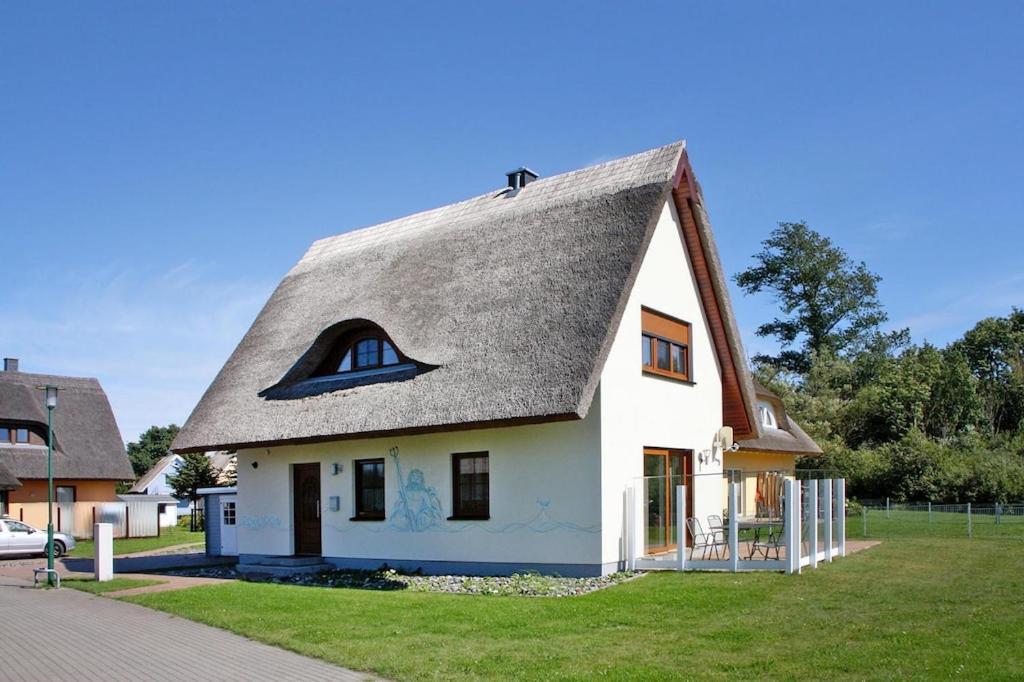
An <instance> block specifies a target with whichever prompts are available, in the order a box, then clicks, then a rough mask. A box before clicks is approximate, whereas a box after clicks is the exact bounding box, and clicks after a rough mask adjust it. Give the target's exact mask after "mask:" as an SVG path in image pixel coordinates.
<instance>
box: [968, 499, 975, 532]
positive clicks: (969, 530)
mask: <svg viewBox="0 0 1024 682" xmlns="http://www.w3.org/2000/svg"><path fill="white" fill-rule="evenodd" d="M967 537H969V538H973V537H974V524H973V523H972V522H971V503H970V502H968V503H967Z"/></svg>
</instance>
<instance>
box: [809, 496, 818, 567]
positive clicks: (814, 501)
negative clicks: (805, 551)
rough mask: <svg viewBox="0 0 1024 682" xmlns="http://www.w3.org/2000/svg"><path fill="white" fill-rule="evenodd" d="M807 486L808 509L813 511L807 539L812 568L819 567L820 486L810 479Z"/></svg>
mask: <svg viewBox="0 0 1024 682" xmlns="http://www.w3.org/2000/svg"><path fill="white" fill-rule="evenodd" d="M809 483H810V485H808V486H807V509H808V510H809V511H810V512H811V513H810V514H809V516H810V518H809V519H807V523H808V524H809V525H808V526H807V540H808V546H809V548H810V555H811V568H817V567H818V486H817V485H815V482H814V481H813V480H812V481H809Z"/></svg>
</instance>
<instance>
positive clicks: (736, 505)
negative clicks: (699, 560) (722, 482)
mask: <svg viewBox="0 0 1024 682" xmlns="http://www.w3.org/2000/svg"><path fill="white" fill-rule="evenodd" d="M739 510H740V484H739V483H730V484H729V566H730V570H732V572H733V573H736V572H737V571H739V570H740V515H739Z"/></svg>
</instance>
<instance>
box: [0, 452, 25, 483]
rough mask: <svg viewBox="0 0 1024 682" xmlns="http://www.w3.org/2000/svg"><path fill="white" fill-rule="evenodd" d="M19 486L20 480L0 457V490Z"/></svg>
mask: <svg viewBox="0 0 1024 682" xmlns="http://www.w3.org/2000/svg"><path fill="white" fill-rule="evenodd" d="M20 487H21V481H19V480H18V477H17V476H15V475H14V474H13V473H12V472H11V470H10V469H8V468H7V465H6V464H4V462H3V460H2V459H0V490H14V489H15V488H20Z"/></svg>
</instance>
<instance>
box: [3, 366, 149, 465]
mask: <svg viewBox="0 0 1024 682" xmlns="http://www.w3.org/2000/svg"><path fill="white" fill-rule="evenodd" d="M46 384H53V385H56V386H58V387H59V388H60V393H59V398H58V399H59V402H58V406H57V409H55V410H54V412H53V443H54V453H53V472H54V476H55V477H57V478H84V479H113V480H127V479H130V478H132V477H133V472H132V468H131V465H130V464H129V463H128V456H127V454H125V450H124V442H123V441H122V440H121V432H120V431H119V430H118V428H117V422H116V421H115V420H114V413H113V411H111V409H110V403H109V401H108V400H107V395H106V394H105V393H104V392H103V388H102V387H101V386H100V383H99V381H97V380H96V379H86V378H79V377H64V376H54V375H49V374H30V373H27V372H16V371H0V420H4V421H14V422H20V423H29V424H36V425H38V426H41V427H42V428H43V429H45V428H46V408H45V407H44V402H43V399H44V395H43V392H42V391H40V390H37V389H36V386H42V385H46ZM40 450H41V451H42V452H40ZM0 463H3V464H4V465H5V466H6V467H7V469H8V470H9V471H10V472H11V473H12V474H13V475H14V476H16V477H17V478H19V479H22V480H24V479H30V478H46V450H45V448H40V447H38V446H25V445H17V446H12V445H8V446H6V447H0Z"/></svg>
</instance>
